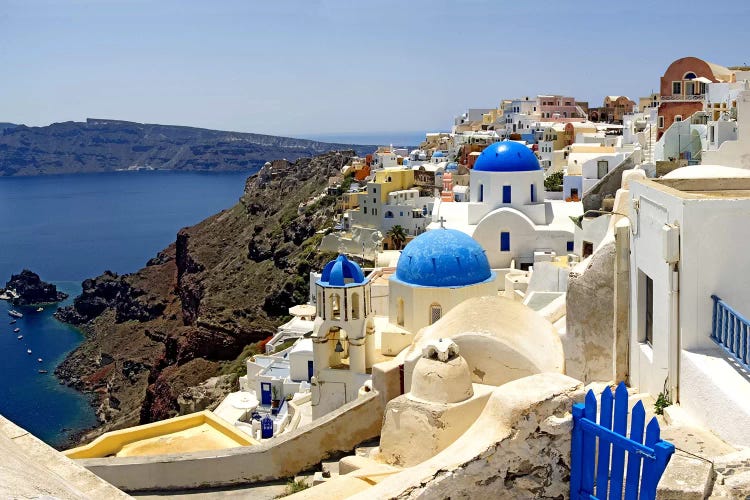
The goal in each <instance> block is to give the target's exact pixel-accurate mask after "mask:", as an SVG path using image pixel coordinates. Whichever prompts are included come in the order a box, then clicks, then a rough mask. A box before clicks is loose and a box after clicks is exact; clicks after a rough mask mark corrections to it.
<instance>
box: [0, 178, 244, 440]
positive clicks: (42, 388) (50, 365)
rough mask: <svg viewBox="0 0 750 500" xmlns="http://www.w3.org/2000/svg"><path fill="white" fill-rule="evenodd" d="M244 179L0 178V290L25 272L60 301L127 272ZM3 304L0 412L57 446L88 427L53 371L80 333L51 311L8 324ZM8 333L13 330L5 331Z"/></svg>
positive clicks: (74, 395) (233, 193)
mask: <svg viewBox="0 0 750 500" xmlns="http://www.w3.org/2000/svg"><path fill="white" fill-rule="evenodd" d="M250 174H251V172H244V173H220V174H219V173H217V174H214V173H193V172H165V171H153V172H143V171H141V172H115V173H107V174H78V175H61V176H45V177H29V178H9V179H0V285H4V284H5V282H6V281H7V280H8V279H9V278H10V275H11V274H13V273H18V272H19V271H21V269H24V268H28V269H31V270H32V271H34V272H36V273H37V274H39V275H40V276H41V278H42V279H43V280H45V281H51V282H54V283H55V284H56V285H58V288H59V289H61V290H63V291H65V292H66V293H68V294H69V295H70V298H69V299H68V301H66V303H69V302H70V301H72V299H73V297H74V296H75V295H76V294H78V293H80V282H81V281H82V280H84V279H86V278H90V277H94V276H97V275H99V274H101V273H102V272H103V271H104V270H106V269H109V270H112V271H115V272H117V273H128V272H133V271H136V270H138V269H140V268H141V267H143V266H144V265H145V263H146V261H148V259H149V258H151V257H153V256H154V255H156V253H157V252H158V251H159V250H161V249H162V248H164V247H166V246H167V245H169V244H170V243H172V242H173V241H174V239H175V235H176V233H177V231H178V230H179V229H180V228H182V227H185V226H189V225H192V224H195V223H197V222H199V221H201V220H202V219H204V218H206V217H208V216H209V215H212V214H214V213H216V212H218V211H220V210H222V209H224V208H229V207H230V206H232V205H234V204H235V203H236V202H237V200H238V199H239V197H240V196H241V194H242V191H243V189H244V183H245V179H246V178H247V177H248V176H249V175H250ZM10 307H11V306H10V304H9V303H8V302H5V301H0V357H1V358H0V413H1V414H3V415H4V416H5V417H7V418H9V419H10V420H12V421H13V422H15V423H16V424H18V425H20V426H22V427H24V428H25V429H27V430H28V431H29V432H31V433H32V434H34V435H35V436H37V437H39V438H40V439H42V440H44V441H45V442H47V443H50V444H52V445H59V444H60V443H62V441H63V440H64V438H65V435H66V434H67V433H69V432H75V431H78V430H81V429H84V428H86V427H89V426H91V425H92V424H94V423H95V421H96V420H95V416H94V411H93V409H92V408H91V407H90V405H89V400H88V399H87V397H86V396H85V395H82V394H80V393H78V392H77V391H75V390H73V389H70V388H68V387H65V386H62V385H60V384H59V383H58V381H57V379H56V378H55V376H54V374H53V373H54V369H55V367H56V366H57V365H58V364H59V363H60V362H61V361H62V360H63V359H64V358H65V356H66V355H67V354H68V353H69V352H70V351H72V350H73V349H75V347H76V346H77V345H79V344H80V343H81V341H82V340H83V337H82V335H81V333H80V332H79V331H78V330H76V329H75V328H72V327H70V326H68V325H65V324H62V323H60V322H58V321H57V320H56V319H55V318H54V317H53V316H52V313H53V312H54V310H55V307H53V306H47V307H45V310H44V311H43V312H40V313H37V312H36V311H35V309H33V308H15V309H17V310H19V311H20V312H22V313H24V317H23V318H22V319H19V320H18V321H17V323H16V324H14V325H10V324H9V323H10V321H11V320H12V318H11V317H10V316H8V314H7V311H8V309H9V308H10ZM16 327H18V328H21V331H20V332H19V333H13V331H12V330H13V329H14V328H16ZM19 334H21V335H23V339H22V340H18V339H17V336H18V335H19ZM27 349H31V350H32V354H30V355H29V354H27V352H26V351H27ZM37 358H42V359H43V362H42V363H39V362H38V361H37ZM40 369H44V370H47V371H48V373H47V374H40V373H38V370H40Z"/></svg>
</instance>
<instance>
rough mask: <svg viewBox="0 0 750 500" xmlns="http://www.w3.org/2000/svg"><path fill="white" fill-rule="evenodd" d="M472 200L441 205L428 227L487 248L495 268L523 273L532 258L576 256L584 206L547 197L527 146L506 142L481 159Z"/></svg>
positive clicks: (471, 186) (474, 171) (473, 175)
mask: <svg viewBox="0 0 750 500" xmlns="http://www.w3.org/2000/svg"><path fill="white" fill-rule="evenodd" d="M469 189H470V198H469V202H464V203H457V202H453V201H448V202H446V201H438V202H437V203H436V204H435V207H434V208H433V222H432V223H431V224H430V225H429V226H428V229H437V228H440V227H446V228H452V229H457V230H459V231H462V232H464V233H466V234H468V235H469V236H471V237H472V238H474V239H475V240H476V241H477V242H478V243H479V244H480V245H481V246H482V248H484V250H485V252H486V255H487V258H488V259H489V262H490V267H491V268H492V269H503V268H509V267H512V264H515V266H514V267H516V268H521V269H525V268H528V267H529V266H530V265H532V264H533V263H534V255H535V253H538V252H546V253H547V255H549V254H550V253H554V254H555V255H558V256H559V255H566V254H568V253H571V252H573V241H574V239H573V232H574V224H573V221H572V220H571V219H570V217H571V216H573V217H576V216H579V215H581V214H582V213H583V205H582V204H581V203H580V202H565V201H562V200H547V199H545V190H544V172H543V171H542V168H541V166H540V164H539V160H538V159H537V158H536V155H535V154H534V153H533V152H532V151H531V150H529V148H527V147H526V146H525V145H523V144H521V143H518V142H513V141H502V142H496V143H494V144H491V145H490V146H488V147H487V148H486V149H485V150H484V151H482V154H481V155H480V156H479V158H477V161H476V163H475V164H474V168H473V169H472V170H471V172H470V177H469Z"/></svg>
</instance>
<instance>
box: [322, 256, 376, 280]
mask: <svg viewBox="0 0 750 500" xmlns="http://www.w3.org/2000/svg"><path fill="white" fill-rule="evenodd" d="M365 281H366V279H365V275H364V273H363V272H362V268H361V267H359V264H357V263H356V262H352V261H350V260H349V259H347V258H346V257H345V256H344V255H339V256H338V257H336V259H334V260H332V261H331V262H329V263H328V264H326V266H325V267H324V268H323V272H322V273H321V276H320V280H319V281H318V283H319V284H320V285H322V286H356V285H361V284H362V283H364V282H365Z"/></svg>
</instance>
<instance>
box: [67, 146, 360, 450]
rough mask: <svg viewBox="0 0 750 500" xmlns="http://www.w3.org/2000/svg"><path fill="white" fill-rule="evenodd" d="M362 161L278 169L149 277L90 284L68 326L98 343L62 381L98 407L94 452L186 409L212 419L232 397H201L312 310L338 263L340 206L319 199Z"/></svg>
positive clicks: (345, 156)
mask: <svg viewBox="0 0 750 500" xmlns="http://www.w3.org/2000/svg"><path fill="white" fill-rule="evenodd" d="M353 154H354V152H353V151H346V152H332V153H327V154H324V155H320V156H317V157H315V158H303V159H299V160H297V161H295V162H288V161H275V162H273V163H272V165H271V166H269V167H264V168H263V169H261V171H260V172H259V173H258V174H257V175H255V176H253V177H251V178H249V179H248V181H247V184H246V187H245V193H244V195H243V196H242V198H241V199H240V202H239V203H238V204H237V205H235V206H234V207H232V208H230V209H228V210H225V211H223V212H221V213H219V214H216V215H214V216H212V217H210V218H208V219H206V220H204V221H203V222H201V223H199V224H197V225H195V226H193V227H189V228H185V229H182V230H181V231H180V232H179V234H178V235H177V238H176V240H175V243H174V244H172V245H171V246H169V247H168V248H166V249H165V250H163V251H162V252H160V253H159V254H158V255H157V256H156V257H154V258H153V259H151V260H150V261H149V262H148V264H147V266H146V267H144V268H143V269H141V270H140V271H138V272H136V273H134V274H131V275H125V276H117V275H116V274H113V273H109V272H107V273H105V274H103V275H102V276H99V277H97V278H94V279H90V280H86V281H85V282H84V283H83V293H82V294H81V295H80V296H79V297H77V298H76V300H75V302H74V304H73V305H72V306H70V307H68V308H64V309H61V310H60V311H59V313H58V317H60V318H61V319H63V320H65V321H69V322H71V323H73V324H76V325H79V326H81V328H82V329H83V330H84V331H85V332H86V334H87V340H86V341H85V342H84V343H83V344H82V345H81V346H80V347H79V348H78V349H76V350H75V351H74V352H73V353H72V354H71V355H70V356H69V357H68V358H67V359H66V360H65V361H64V362H63V363H62V364H61V365H60V367H58V369H57V371H56V373H57V374H58V376H60V377H61V378H62V379H63V380H65V381H66V382H67V383H68V384H70V385H72V386H74V387H76V388H78V389H80V390H83V391H90V392H94V393H96V394H97V395H98V397H97V404H98V415H99V417H100V420H101V421H102V423H103V425H102V426H100V427H99V428H98V429H96V430H95V431H93V432H92V433H91V434H90V435H89V436H84V440H85V439H88V438H90V437H93V436H94V435H96V434H99V433H101V432H103V431H107V430H112V429H115V428H120V427H124V426H129V425H136V424H139V423H147V422H152V421H155V420H160V419H163V418H167V417H171V416H174V415H176V414H178V413H179V412H180V408H181V407H182V408H183V410H184V409H185V408H190V407H191V404H187V403H186V401H190V400H198V399H199V400H200V401H199V403H200V404H199V406H201V407H208V406H210V405H211V404H212V403H213V401H212V399H215V398H217V397H219V396H220V395H221V394H222V393H224V392H226V391H225V390H224V389H222V390H211V391H199V392H200V393H201V395H200V397H198V396H196V395H195V394H193V393H194V392H195V390H192V392H191V391H190V389H191V388H194V387H196V386H199V385H200V384H203V383H204V382H205V381H206V380H208V379H209V378H211V377H215V376H219V375H228V374H230V373H231V372H232V371H233V370H235V369H236V367H237V366H241V364H240V363H239V360H238V357H239V358H241V357H243V356H242V353H243V350H245V349H246V348H247V347H248V345H249V344H252V343H254V342H258V341H260V340H263V339H266V338H268V337H269V336H270V335H272V334H273V333H274V332H275V328H276V326H277V325H278V324H280V323H281V321H282V320H283V319H284V316H285V315H286V314H288V311H287V309H288V308H289V307H290V306H292V305H294V304H295V303H299V302H305V301H306V300H307V296H308V291H309V290H308V288H309V285H308V273H309V271H310V270H313V269H320V268H321V267H322V266H323V265H324V264H325V262H326V261H327V259H329V258H331V257H332V256H331V255H322V254H320V253H318V252H317V250H316V249H317V246H318V244H319V242H320V239H321V238H322V233H318V231H319V230H320V229H322V228H324V227H330V225H331V221H332V215H333V212H334V209H335V201H336V200H335V198H334V197H331V196H319V195H320V194H321V193H322V192H323V191H324V189H325V188H326V186H327V181H328V178H329V177H331V176H334V175H337V174H338V173H339V172H340V169H341V167H343V166H344V165H345V164H346V163H347V161H348V160H349V158H351V156H353ZM316 197H317V198H316ZM312 199H316V201H315V202H314V203H311V204H309V205H307V206H306V207H305V208H304V209H299V206H300V204H301V203H305V202H308V201H310V200H312ZM246 352H247V351H246ZM232 361H234V363H232ZM222 380H223V381H222V384H220V385H221V387H226V378H224V379H222ZM206 395H208V396H206ZM181 396H182V397H181Z"/></svg>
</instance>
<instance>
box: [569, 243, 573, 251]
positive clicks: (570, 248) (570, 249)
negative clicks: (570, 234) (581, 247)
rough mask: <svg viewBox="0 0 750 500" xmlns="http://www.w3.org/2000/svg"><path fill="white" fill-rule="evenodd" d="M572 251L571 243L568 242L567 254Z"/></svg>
mask: <svg viewBox="0 0 750 500" xmlns="http://www.w3.org/2000/svg"><path fill="white" fill-rule="evenodd" d="M572 251H573V242H572V241H569V242H568V252H572Z"/></svg>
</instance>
